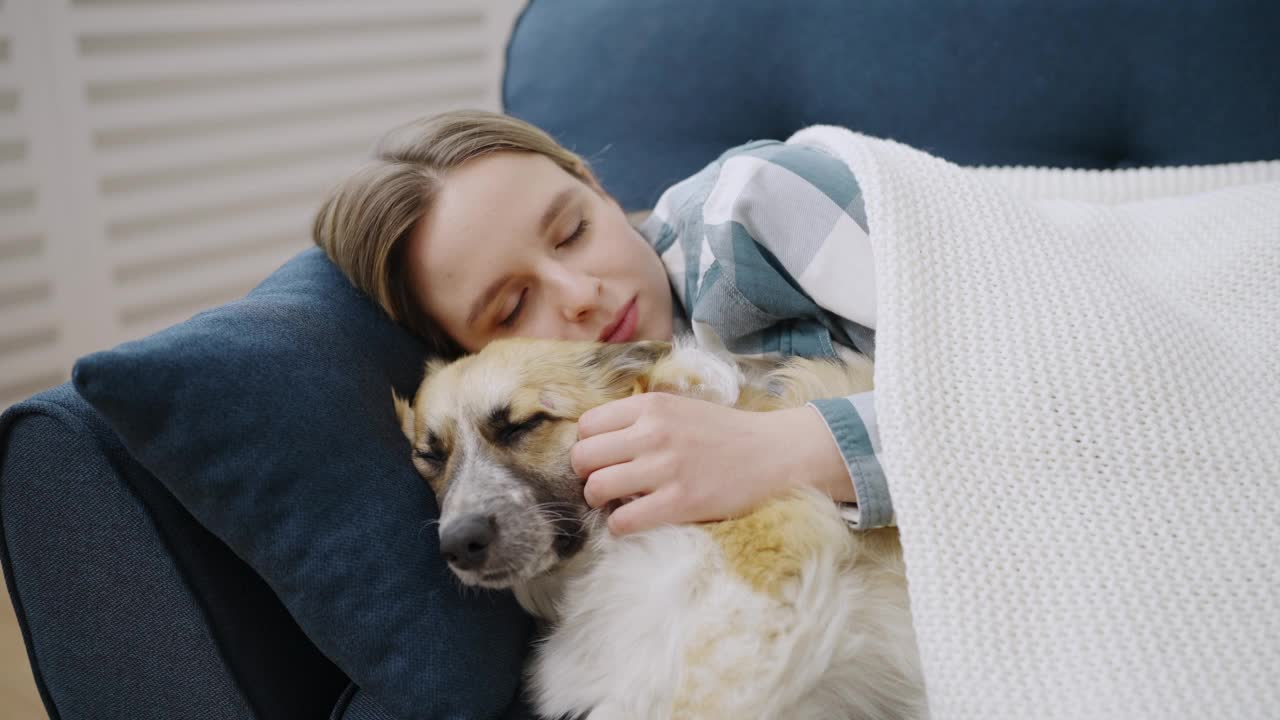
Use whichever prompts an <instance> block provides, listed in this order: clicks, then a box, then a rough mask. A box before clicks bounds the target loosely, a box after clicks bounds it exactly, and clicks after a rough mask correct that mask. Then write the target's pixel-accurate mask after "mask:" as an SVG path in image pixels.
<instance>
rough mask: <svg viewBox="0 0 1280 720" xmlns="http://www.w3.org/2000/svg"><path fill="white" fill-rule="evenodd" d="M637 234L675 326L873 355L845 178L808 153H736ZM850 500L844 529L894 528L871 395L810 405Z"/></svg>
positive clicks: (804, 349)
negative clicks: (646, 246)
mask: <svg viewBox="0 0 1280 720" xmlns="http://www.w3.org/2000/svg"><path fill="white" fill-rule="evenodd" d="M640 233H641V235H643V236H644V237H645V239H646V240H648V241H649V243H650V244H651V245H652V246H653V247H654V249H655V250H656V251H657V253H658V255H659V256H660V257H661V258H662V262H663V264H664V265H665V266H666V268H667V274H668V276H669V278H670V280H671V286H672V288H673V290H674V294H675V296H676V300H677V302H676V303H675V305H676V309H675V313H676V315H677V317H676V320H677V328H678V329H680V328H689V329H691V330H692V332H693V334H694V335H695V336H696V337H697V338H698V340H699V342H700V343H707V344H712V345H713V346H714V345H717V344H719V343H723V345H724V347H726V348H727V349H728V350H729V351H731V352H734V353H737V354H742V355H784V356H785V355H802V356H806V357H828V358H837V357H839V356H840V355H841V354H842V353H844V352H849V351H850V350H855V351H858V352H862V353H864V354H866V355H868V356H870V357H873V358H874V357H875V266H874V263H873V262H872V255H871V242H870V239H869V238H868V236H867V220H866V213H865V211H864V209H863V205H862V193H861V191H860V189H859V187H858V183H857V182H856V180H855V179H854V177H853V174H852V173H851V172H850V171H849V168H848V167H847V166H846V165H845V164H844V163H843V162H841V161H840V160H838V159H836V158H835V157H833V156H831V155H829V154H827V153H826V152H824V151H822V150H820V149H817V148H814V147H809V146H805V145H798V144H787V143H782V142H777V141H772V140H769V141H763V140H762V141H756V142H750V143H747V144H745V145H741V146H738V147H736V148H732V149H730V150H728V151H727V152H725V153H724V154H723V155H721V156H720V157H719V158H718V159H717V160H715V161H714V162H712V163H711V164H710V165H708V166H707V167H706V168H704V169H703V170H701V171H699V172H698V173H697V174H695V175H693V176H692V177H689V178H688V179H686V180H683V181H682V182H680V183H678V184H676V185H674V186H672V187H671V188H669V189H668V190H667V191H666V192H664V193H663V194H662V197H661V198H659V200H658V203H657V206H656V207H655V208H654V211H653V213H652V214H651V215H650V216H649V217H648V218H646V219H645V220H644V222H643V223H642V224H641V225H640ZM809 404H810V405H812V406H813V407H814V408H816V409H817V410H818V412H820V413H821V414H822V417H823V418H824V419H825V420H826V422H827V427H828V428H829V429H830V431H831V434H832V437H834V438H835V441H836V443H837V445H838V446H839V447H840V452H841V454H842V455H843V456H844V460H845V465H846V466H847V467H848V469H849V476H850V480H851V482H852V483H853V487H854V491H855V492H856V493H857V497H858V502H857V505H856V507H854V508H852V515H849V514H848V513H846V517H847V518H848V519H849V520H850V523H851V524H852V525H854V526H855V527H858V528H860V529H870V528H875V527H883V526H885V525H892V524H893V523H894V518H893V506H892V504H891V503H890V500H889V492H888V487H887V485H886V483H885V477H884V472H883V470H881V467H880V463H879V461H878V460H877V458H876V451H877V448H878V447H879V436H878V433H877V430H876V423H875V404H874V393H872V392H867V393H860V394H857V395H851V396H849V397H837V398H827V399H821V400H816V401H814V402H811V403H809Z"/></svg>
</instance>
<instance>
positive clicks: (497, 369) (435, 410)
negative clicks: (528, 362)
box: [419, 361, 522, 433]
mask: <svg viewBox="0 0 1280 720" xmlns="http://www.w3.org/2000/svg"><path fill="white" fill-rule="evenodd" d="M520 387H521V373H520V371H519V370H518V369H517V368H515V367H512V366H505V365H496V364H493V363H481V362H474V361H473V362H466V361H464V362H461V363H457V364H455V365H452V366H450V367H448V368H445V369H444V370H442V371H440V373H439V374H437V375H435V376H434V377H432V378H431V379H430V380H428V382H427V385H426V387H425V388H423V393H422V397H421V398H420V400H419V404H420V407H422V409H423V423H424V424H425V426H426V428H425V429H427V430H429V431H431V432H435V433H441V432H443V431H444V428H447V427H451V426H452V423H451V422H450V421H451V420H454V421H457V422H458V423H460V424H461V426H462V427H464V428H465V427H467V426H469V425H473V424H474V423H475V422H478V421H482V420H484V419H487V418H488V417H489V415H490V413H492V412H493V410H494V409H495V408H500V407H504V406H509V405H511V404H512V401H513V399H514V398H516V397H517V396H519V395H521V394H522V393H520V392H519V391H520Z"/></svg>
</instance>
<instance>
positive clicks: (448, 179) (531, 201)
mask: <svg viewBox="0 0 1280 720" xmlns="http://www.w3.org/2000/svg"><path fill="white" fill-rule="evenodd" d="M579 185H581V182H580V181H579V180H578V179H577V178H575V177H573V176H572V175H570V174H569V173H567V172H565V171H564V169H562V168H561V167H560V166H559V165H556V164H555V163H554V162H552V161H551V160H550V159H549V158H547V157H545V156H543V155H538V154H536V153H516V152H498V153H491V154H489V155H484V156H481V157H478V158H475V159H472V160H469V161H467V162H466V163H464V164H463V165H462V166H460V167H457V168H454V169H453V170H451V171H449V173H448V174H447V175H446V176H445V179H444V182H443V184H442V185H441V187H440V190H439V192H438V194H437V196H436V198H435V200H434V201H433V203H432V209H431V212H430V213H428V215H427V217H426V218H425V219H424V220H425V221H424V222H423V223H421V226H420V227H419V228H418V229H417V233H416V235H418V236H421V237H420V243H421V245H422V251H423V253H424V255H425V257H424V260H425V261H426V265H425V267H426V268H427V269H428V271H429V272H434V271H436V270H439V271H441V272H450V271H452V272H453V273H455V274H456V273H457V271H458V269H461V268H462V267H463V266H470V264H471V261H472V260H474V259H475V258H476V257H477V255H480V254H482V255H487V256H490V257H493V256H495V255H496V253H499V252H502V251H503V250H504V249H509V248H511V249H513V248H516V247H519V246H523V245H528V244H529V243H530V241H532V240H533V238H534V236H535V235H536V233H537V229H538V221H539V220H540V219H541V217H542V213H543V212H544V211H545V210H546V208H547V205H548V204H549V203H550V202H551V199H552V198H553V197H555V195H556V194H557V193H559V192H560V191H561V190H564V189H565V188H572V187H576V186H579Z"/></svg>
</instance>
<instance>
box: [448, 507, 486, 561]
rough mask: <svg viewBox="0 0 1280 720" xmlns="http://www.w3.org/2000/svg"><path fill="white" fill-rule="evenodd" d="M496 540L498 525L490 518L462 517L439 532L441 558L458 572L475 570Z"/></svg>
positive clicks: (484, 516)
mask: <svg viewBox="0 0 1280 720" xmlns="http://www.w3.org/2000/svg"><path fill="white" fill-rule="evenodd" d="M497 536H498V521H497V519H496V518H495V517H494V516H493V515H486V514H482V513H472V514H470V515H464V516H463V517H460V518H458V519H457V520H454V521H452V522H450V523H449V524H448V525H445V526H442V527H441V528H440V556H441V557H443V558H444V559H445V562H447V563H449V564H450V565H452V566H453V567H455V568H457V569H458V570H475V569H478V568H480V567H482V566H483V565H484V564H485V561H486V560H487V559H488V557H489V546H490V545H492V544H493V541H494V539H495V538H496V537H497Z"/></svg>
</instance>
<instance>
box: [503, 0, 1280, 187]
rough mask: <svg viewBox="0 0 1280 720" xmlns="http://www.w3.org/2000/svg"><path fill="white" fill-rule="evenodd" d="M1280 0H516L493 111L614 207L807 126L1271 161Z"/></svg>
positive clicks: (975, 144)
mask: <svg viewBox="0 0 1280 720" xmlns="http://www.w3.org/2000/svg"><path fill="white" fill-rule="evenodd" d="M1277 28H1280V3H1276V2H1261V1H1259V0H1181V1H1180V2H1168V1H1167V0H1130V1H1128V2H1121V3H1117V2H1113V1H1112V0H1080V1H1073V2H1047V3H1046V2H1043V1H1042V0H1003V1H1002V2H994V3H974V2H968V1H967V0H905V1H902V2H849V0H793V1H792V2H778V1H777V0H719V1H715V2H689V1H688V0H647V1H646V2H633V3H619V2H614V3H602V2H597V3H583V2H576V0H532V1H531V2H530V3H529V5H528V6H527V7H526V9H525V11H524V13H523V15H522V16H521V18H520V21H519V23H518V24H517V26H516V29H515V32H514V33H513V35H512V38H511V41H510V44H509V46H508V49H507V63H506V68H507V70H506V75H505V78H504V87H503V106H504V108H505V110H506V111H507V112H509V113H511V114H513V115H515V116H517V117H520V118H523V119H525V120H528V121H530V122H532V123H533V124H535V125H537V126H539V127H541V128H543V129H545V130H547V131H548V132H550V133H551V134H552V135H553V136H554V137H555V138H556V139H558V140H560V141H561V142H562V143H564V144H566V145H567V146H568V147H570V148H571V149H573V150H575V151H577V152H578V153H580V154H582V155H584V156H585V157H586V158H587V159H588V160H589V161H590V162H591V163H592V166H593V168H594V169H595V170H596V172H597V174H598V175H599V177H600V179H601V182H602V184H603V185H604V187H605V189H606V190H608V191H609V192H610V193H611V194H613V196H614V197H616V198H617V199H618V200H619V202H621V203H622V205H623V207H625V208H627V209H628V210H636V209H641V208H647V207H652V206H653V203H654V202H655V201H656V200H657V199H658V196H659V195H660V194H661V192H662V190H664V189H665V188H666V187H667V186H668V185H670V184H671V183H673V182H675V181H677V180H680V179H682V178H684V177H687V176H689V175H691V174H693V173H694V172H696V171H697V170H699V169H700V168H702V167H704V166H705V165H706V164H707V163H708V162H710V161H711V160H713V159H715V158H716V157H717V156H718V155H719V154H720V153H721V152H723V151H724V149H725V148H729V147H733V146H736V145H740V144H742V143H744V142H747V141H749V140H759V139H778V140H781V139H785V138H786V137H788V136H789V135H790V134H791V133H793V132H795V131H796V130H799V129H800V128H802V127H804V126H806V125H810V124H814V123H829V124H835V125H844V126H847V127H850V128H852V129H854V130H858V131H861V132H864V133H868V134H871V135H875V136H878V137H887V138H892V139H894V140H898V141H900V142H904V143H907V144H908V145H912V146H915V147H918V148H920V149H922V150H926V151H928V152H930V153H933V154H935V155H939V156H941V157H944V158H946V159H948V160H951V161H953V162H957V163H962V164H972V165H978V164H991V165H999V164H1014V165H1047V166H1055V167H1066V166H1070V167H1086V168H1112V167H1132V166H1136V165H1178V164H1200V163H1219V162H1232V161H1240V160H1269V159H1274V158H1280V132H1278V131H1277V127H1280V72H1276V71H1275V70H1276V68H1278V67H1280V42H1276V31H1277Z"/></svg>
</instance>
